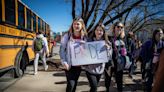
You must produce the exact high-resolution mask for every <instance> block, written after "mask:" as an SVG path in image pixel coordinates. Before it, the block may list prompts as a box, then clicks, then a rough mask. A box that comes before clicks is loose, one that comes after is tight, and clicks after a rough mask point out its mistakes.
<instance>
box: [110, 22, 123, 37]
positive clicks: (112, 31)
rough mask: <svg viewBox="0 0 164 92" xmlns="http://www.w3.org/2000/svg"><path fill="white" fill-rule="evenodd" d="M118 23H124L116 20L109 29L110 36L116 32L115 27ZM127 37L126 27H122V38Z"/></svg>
mask: <svg viewBox="0 0 164 92" xmlns="http://www.w3.org/2000/svg"><path fill="white" fill-rule="evenodd" d="M118 24H121V25H123V24H122V23H121V22H119V21H118V22H115V23H114V24H113V25H112V26H111V27H110V29H109V31H108V35H109V36H114V32H115V27H116V26H117V25H118ZM124 37H125V31H124V27H123V28H122V29H121V33H120V38H121V39H123V38H124Z"/></svg>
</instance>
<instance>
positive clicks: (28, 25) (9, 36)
mask: <svg viewBox="0 0 164 92" xmlns="http://www.w3.org/2000/svg"><path fill="white" fill-rule="evenodd" d="M38 30H42V31H44V33H45V35H47V39H48V42H49V45H50V26H49V25H48V24H47V23H46V22H45V21H44V20H43V19H41V18H40V17H39V16H38V15H37V14H36V13H34V12H33V11H32V10H31V9H30V8H28V7H27V6H26V5H25V4H24V3H22V2H21V1H20V0H0V73H2V72H4V71H7V70H9V69H14V71H15V77H21V76H22V75H23V74H24V70H25V69H26V65H27V64H28V63H29V62H30V61H32V60H33V59H34V52H33V51H32V41H33V38H34V37H35V36H36V33H37V32H38ZM49 47H50V46H49Z"/></svg>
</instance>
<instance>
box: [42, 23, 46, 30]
mask: <svg viewBox="0 0 164 92" xmlns="http://www.w3.org/2000/svg"><path fill="white" fill-rule="evenodd" d="M44 25H45V22H44V21H43V22H42V30H43V31H44V32H45V30H44Z"/></svg>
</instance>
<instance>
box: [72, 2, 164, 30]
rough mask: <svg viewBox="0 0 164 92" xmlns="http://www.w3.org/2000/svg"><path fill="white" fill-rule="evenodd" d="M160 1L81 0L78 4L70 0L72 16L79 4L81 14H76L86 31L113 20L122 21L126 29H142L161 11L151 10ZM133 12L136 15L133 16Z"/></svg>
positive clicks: (74, 14) (73, 16)
mask: <svg viewBox="0 0 164 92" xmlns="http://www.w3.org/2000/svg"><path fill="white" fill-rule="evenodd" d="M150 2H151V4H150ZM161 2H162V0H81V5H79V4H78V3H76V0H72V18H75V16H76V12H77V8H79V6H81V8H80V10H81V11H80V12H81V15H80V14H78V15H80V16H81V17H82V18H83V19H84V22H85V24H86V28H87V31H89V30H91V29H92V28H94V27H95V26H96V25H97V24H98V23H103V24H104V25H105V26H108V25H109V24H111V23H112V22H113V21H115V20H120V21H122V22H123V23H124V25H127V26H128V27H129V28H128V30H130V31H137V30H140V29H142V28H143V27H144V25H146V24H147V22H148V21H150V20H151V19H152V17H153V18H155V17H154V16H156V15H158V14H160V13H161V11H153V12H152V10H151V8H153V7H156V6H158V5H159V4H161ZM148 3H149V4H148ZM143 7H146V8H143ZM150 10H151V11H150ZM148 11H149V12H148ZM134 14H136V15H135V16H133V15H134ZM149 25H150V23H149Z"/></svg>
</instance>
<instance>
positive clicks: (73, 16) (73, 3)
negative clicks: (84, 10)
mask: <svg viewBox="0 0 164 92" xmlns="http://www.w3.org/2000/svg"><path fill="white" fill-rule="evenodd" d="M75 2H76V1H75V0H72V18H73V19H74V18H75Z"/></svg>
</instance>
